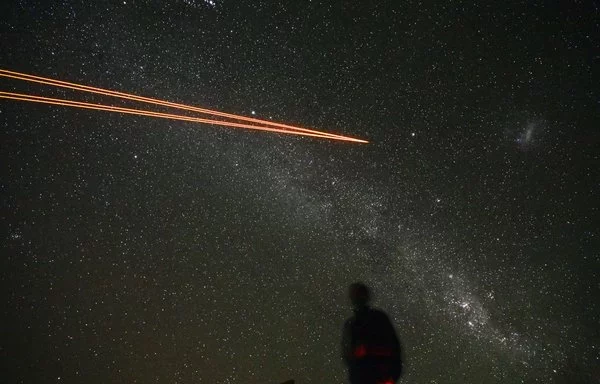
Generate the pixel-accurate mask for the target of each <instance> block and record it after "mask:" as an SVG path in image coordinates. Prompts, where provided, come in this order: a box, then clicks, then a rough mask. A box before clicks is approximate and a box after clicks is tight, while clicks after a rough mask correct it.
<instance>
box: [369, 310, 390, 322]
mask: <svg viewBox="0 0 600 384" xmlns="http://www.w3.org/2000/svg"><path fill="white" fill-rule="evenodd" d="M371 316H373V317H376V318H380V319H386V320H389V317H388V315H387V313H385V312H383V311H382V310H381V309H378V308H371Z"/></svg>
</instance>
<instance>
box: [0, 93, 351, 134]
mask: <svg viewBox="0 0 600 384" xmlns="http://www.w3.org/2000/svg"><path fill="white" fill-rule="evenodd" d="M0 99H12V100H20V101H29V102H34V103H41V104H51V105H61V106H67V107H75V108H83V109H92V110H99V111H108V112H119V113H125V114H131V115H140V116H149V117H158V118H164V119H172V120H182V121H190V122H196V123H205V124H214V125H221V126H226V127H234V128H244V129H252V130H257V131H267V132H277V133H284V134H289V135H299V136H310V137H319V138H325V139H331V140H340V141H353V140H354V139H352V138H339V137H330V136H324V135H320V134H317V133H310V132H300V131H292V130H287V129H279V128H272V127H260V126H256V125H250V124H243V123H236V122H232V121H222V120H211V119H204V118H199V117H189V116H181V115H174V114H169V113H162V112H153V111H146V110H141V109H133V108H123V107H116V106H112V105H104V104H93V103H85V102H81V101H73V100H65V99H56V98H51V97H43V96H35V95H26V94H21V93H13V92H0Z"/></svg>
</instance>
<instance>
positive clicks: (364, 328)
mask: <svg viewBox="0 0 600 384" xmlns="http://www.w3.org/2000/svg"><path fill="white" fill-rule="evenodd" d="M350 299H351V301H352V304H353V306H354V316H352V317H351V318H349V319H348V320H346V323H345V324H344V331H343V336H342V355H343V358H344V361H345V362H346V365H347V366H348V374H349V379H350V383H351V384H383V383H385V384H392V383H395V382H396V381H397V380H398V379H399V377H400V375H401V373H402V358H401V349H400V342H399V340H398V337H397V335H396V331H395V330H394V327H393V325H392V323H391V322H390V320H389V318H388V317H387V315H386V314H385V313H384V312H382V311H380V310H377V309H373V308H371V307H369V306H368V301H369V291H368V288H367V287H366V286H365V285H364V284H361V283H355V284H352V285H351V286H350Z"/></svg>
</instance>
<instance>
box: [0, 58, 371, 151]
mask: <svg viewBox="0 0 600 384" xmlns="http://www.w3.org/2000/svg"><path fill="white" fill-rule="evenodd" d="M0 76H1V77H7V78H13V79H17V80H23V81H28V82H34V83H38V84H46V85H52V86H56V87H62V88H68V89H73V90H78V91H83V92H90V93H95V94H101V95H105V96H112V97H118V98H121V99H127V100H133V101H138V102H145V103H149V104H155V105H162V106H166V107H171V108H177V109H181V110H187V111H192V112H197V113H204V114H209V115H214V116H220V117H225V118H228V119H234V120H242V121H246V122H251V123H255V124H260V125H267V126H270V127H277V128H280V130H276V131H272V132H279V133H284V132H283V131H284V130H285V131H288V132H289V131H298V132H304V133H309V134H310V135H306V136H315V137H323V138H331V139H340V140H343V141H350V142H356V143H368V141H366V140H362V139H357V138H353V137H349V136H343V135H336V134H333V133H328V132H323V131H317V130H312V129H307V128H301V127H296V126H293V125H288V124H282V123H276V122H272V121H268V120H261V119H256V118H252V117H247V116H242V115H235V114H231V113H226V112H221V111H216V110H212V109H206V108H199V107H194V106H189V105H185V104H179V103H173V102H169V101H165V100H159V99H153V98H149V97H143V96H138V95H133V94H129V93H124V92H118V91H112V90H108V89H103V88H98V87H91V86H87V85H82V84H77V83H71V82H67V81H61V80H56V79H51V78H47V77H41V76H35V75H29V74H25V73H21V72H15V71H9V70H5V69H0ZM63 101H64V100H63ZM105 106H106V105H105ZM138 111H139V110H138ZM213 121H214V120H213ZM211 124H212V123H211ZM221 125H224V124H221ZM254 127H256V126H254Z"/></svg>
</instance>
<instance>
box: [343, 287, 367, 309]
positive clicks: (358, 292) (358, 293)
mask: <svg viewBox="0 0 600 384" xmlns="http://www.w3.org/2000/svg"><path fill="white" fill-rule="evenodd" d="M348 295H349V296H350V302H351V303H352V306H353V307H354V308H363V307H366V306H367V305H368V304H369V300H370V299H371V291H370V290H369V287H367V286H366V285H364V284H363V283H361V282H357V283H353V284H350V288H349V289H348Z"/></svg>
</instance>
